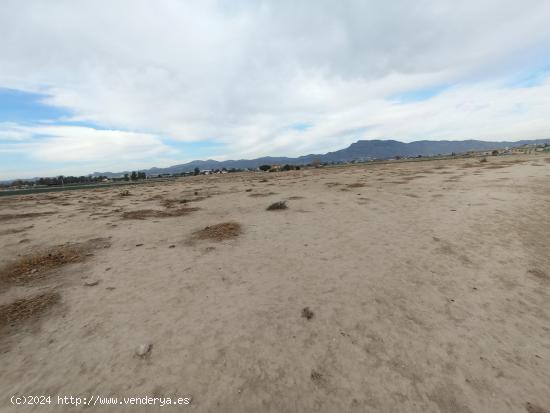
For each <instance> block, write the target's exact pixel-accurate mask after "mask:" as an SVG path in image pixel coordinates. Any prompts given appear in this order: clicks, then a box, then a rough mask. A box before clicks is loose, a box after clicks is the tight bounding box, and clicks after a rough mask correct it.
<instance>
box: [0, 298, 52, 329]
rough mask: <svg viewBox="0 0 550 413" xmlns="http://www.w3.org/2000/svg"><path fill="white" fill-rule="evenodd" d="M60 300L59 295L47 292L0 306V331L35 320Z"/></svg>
mask: <svg viewBox="0 0 550 413" xmlns="http://www.w3.org/2000/svg"><path fill="white" fill-rule="evenodd" d="M60 299H61V296H60V295H59V293H57V292H54V291H48V292H45V293H40V294H36V295H34V296H32V297H29V298H21V299H19V300H16V301H13V302H11V303H8V304H3V305H1V306H0V329H2V328H4V327H7V326H14V325H17V324H19V323H21V322H22V321H26V320H30V319H36V318H38V317H40V316H41V315H42V314H43V313H44V312H45V311H46V310H48V309H49V308H50V307H52V306H53V305H54V304H57V303H58V302H59V301H60Z"/></svg>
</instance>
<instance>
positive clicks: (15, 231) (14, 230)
mask: <svg viewBox="0 0 550 413" xmlns="http://www.w3.org/2000/svg"><path fill="white" fill-rule="evenodd" d="M32 227H33V226H32V225H30V226H28V227H23V228H10V229H3V230H2V231H0V236H2V235H10V234H19V233H20V232H25V231H27V230H29V229H31V228H32Z"/></svg>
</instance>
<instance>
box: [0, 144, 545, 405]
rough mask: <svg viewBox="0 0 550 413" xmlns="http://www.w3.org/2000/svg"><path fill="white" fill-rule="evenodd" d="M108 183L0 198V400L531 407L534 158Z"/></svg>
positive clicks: (535, 350) (538, 173)
mask: <svg viewBox="0 0 550 413" xmlns="http://www.w3.org/2000/svg"><path fill="white" fill-rule="evenodd" d="M126 188H127V189H128V191H129V192H128V193H123V192H121V189H120V188H108V189H95V190H81V191H67V192H60V193H54V194H51V193H50V194H39V195H27V196H18V197H4V198H0V246H1V249H0V389H1V400H0V411H77V410H81V408H80V409H76V408H75V407H72V406H61V407H60V406H54V405H51V406H28V405H27V406H20V407H13V406H11V404H10V397H11V396H12V395H48V394H49V395H52V396H54V395H55V396H57V395H73V396H81V397H91V396H93V395H101V396H105V397H106V396H115V397H120V398H122V397H124V396H126V397H132V396H134V397H141V396H151V397H155V396H156V397H168V396H170V397H189V396H192V402H191V405H189V406H179V407H177V408H174V407H164V408H159V407H158V406H157V407H156V408H155V407H145V406H122V405H119V406H95V407H90V408H89V409H86V410H87V411H98V412H116V411H127V412H130V411H132V412H135V411H186V410H190V411H197V412H407V413H410V412H468V413H469V412H500V413H503V412H529V413H544V412H546V413H548V412H550V216H549V212H550V157H548V155H546V156H545V155H538V156H528V155H523V156H509V157H488V161H487V162H480V160H479V159H460V160H443V161H429V162H407V163H394V164H384V165H382V164H381V165H358V166H346V167H330V168H319V169H308V170H301V171H291V172H281V173H246V174H227V175H216V176H199V177H189V178H182V179H179V180H177V181H173V182H168V183H156V184H149V183H146V184H140V185H134V186H128V187H126ZM279 201H286V204H285V203H283V204H280V205H279V207H280V208H278V209H277V208H275V209H272V210H268V209H267V208H268V206H270V205H271V204H273V203H275V202H279ZM284 206H286V207H287V208H286V209H285V208H284Z"/></svg>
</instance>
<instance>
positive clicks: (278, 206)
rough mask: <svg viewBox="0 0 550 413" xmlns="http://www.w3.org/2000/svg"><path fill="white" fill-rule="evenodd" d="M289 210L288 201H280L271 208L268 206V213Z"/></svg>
mask: <svg viewBox="0 0 550 413" xmlns="http://www.w3.org/2000/svg"><path fill="white" fill-rule="evenodd" d="M287 208H288V206H287V204H286V201H278V202H274V203H272V204H271V205H270V206H268V207H267V210H268V211H278V210H281V209H287Z"/></svg>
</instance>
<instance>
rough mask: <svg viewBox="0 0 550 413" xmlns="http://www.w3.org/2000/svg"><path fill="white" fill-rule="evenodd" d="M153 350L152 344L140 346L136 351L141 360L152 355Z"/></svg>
mask: <svg viewBox="0 0 550 413" xmlns="http://www.w3.org/2000/svg"><path fill="white" fill-rule="evenodd" d="M152 349H153V345H152V344H151V343H144V344H140V345H139V346H138V348H137V349H136V356H138V357H141V358H144V357H147V356H148V355H149V354H150V353H151V350H152Z"/></svg>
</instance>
